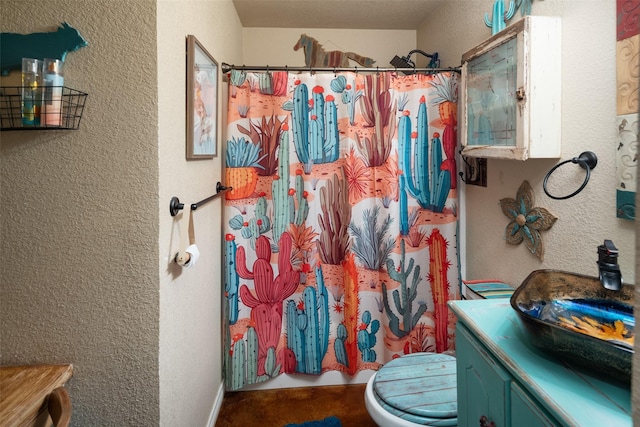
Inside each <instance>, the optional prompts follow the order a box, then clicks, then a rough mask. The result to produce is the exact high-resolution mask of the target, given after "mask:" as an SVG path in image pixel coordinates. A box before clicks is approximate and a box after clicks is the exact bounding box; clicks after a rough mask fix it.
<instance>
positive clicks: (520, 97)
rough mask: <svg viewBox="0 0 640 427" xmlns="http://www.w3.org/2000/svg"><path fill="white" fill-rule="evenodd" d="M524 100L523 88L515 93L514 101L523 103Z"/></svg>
mask: <svg viewBox="0 0 640 427" xmlns="http://www.w3.org/2000/svg"><path fill="white" fill-rule="evenodd" d="M525 98H526V93H525V91H524V88H523V87H521V88H519V89H518V90H517V91H516V99H517V100H518V101H524V99H525Z"/></svg>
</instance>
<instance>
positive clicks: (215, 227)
mask: <svg viewBox="0 0 640 427" xmlns="http://www.w3.org/2000/svg"><path fill="white" fill-rule="evenodd" d="M187 34H193V35H194V36H196V38H197V39H198V41H200V43H202V45H203V46H204V47H205V48H206V49H207V51H208V52H209V53H210V54H211V55H212V56H213V57H214V58H215V59H216V60H217V61H218V63H222V62H230V63H233V62H239V61H240V60H241V58H242V33H241V26H240V21H239V20H238V17H237V14H236V12H235V9H234V7H233V4H232V2H231V0H224V1H221V0H207V1H159V2H158V86H159V87H160V88H161V90H160V93H159V94H158V114H159V143H160V146H159V160H160V171H161V173H160V182H159V183H160V203H159V206H158V210H159V215H160V257H159V263H160V264H159V269H160V270H159V271H160V313H161V314H160V424H161V425H162V426H167V427H173V426H205V425H207V420H208V419H213V416H214V415H215V411H216V409H217V406H216V405H219V404H220V403H221V401H222V397H223V391H222V362H221V360H222V359H221V358H222V345H221V344H222V341H221V336H220V332H221V328H222V327H221V295H222V290H221V288H222V286H221V275H222V269H221V268H220V266H221V260H222V252H221V249H222V242H223V239H222V238H221V230H222V225H221V207H222V205H221V199H217V200H214V201H212V202H210V203H209V204H206V205H204V206H202V207H200V208H198V209H197V210H196V211H195V212H194V216H193V220H194V230H195V238H196V243H197V245H198V248H199V250H200V259H199V261H198V262H197V263H196V265H195V266H193V267H192V268H190V269H184V270H183V269H181V268H180V267H178V266H177V265H176V264H175V263H173V262H171V260H172V258H173V256H174V254H175V253H176V251H178V250H180V249H184V248H185V247H186V245H187V240H188V230H187V227H188V222H189V209H185V210H184V211H183V212H182V214H180V215H177V216H176V217H173V218H172V217H171V216H170V215H169V200H170V199H171V197H172V196H177V197H178V198H179V199H180V201H181V202H184V203H185V206H187V207H188V206H189V205H190V204H191V203H195V202H197V201H200V200H202V199H205V198H207V197H209V196H210V195H212V194H214V193H215V184H216V182H218V181H223V182H224V178H223V176H222V172H221V165H222V162H223V159H224V140H223V139H222V134H223V128H224V126H219V128H218V129H219V131H218V135H219V136H220V141H219V145H218V156H217V157H215V158H214V159H212V160H190V161H186V160H185V144H186V139H185V114H184V112H185V86H186V73H185V40H186V36H187ZM220 89H221V91H220V93H219V103H218V105H219V106H220V116H221V123H224V120H225V119H224V117H226V114H225V113H224V111H223V110H224V108H226V91H225V90H224V89H225V86H224V85H222V87H221V88H220Z"/></svg>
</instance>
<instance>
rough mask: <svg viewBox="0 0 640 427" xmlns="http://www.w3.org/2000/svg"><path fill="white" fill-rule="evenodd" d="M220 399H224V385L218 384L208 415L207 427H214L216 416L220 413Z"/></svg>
mask: <svg viewBox="0 0 640 427" xmlns="http://www.w3.org/2000/svg"><path fill="white" fill-rule="evenodd" d="M222 399H224V383H222V384H220V387H218V393H217V395H216V400H215V401H214V402H213V408H211V413H210V414H209V422H208V423H207V427H214V426H215V425H216V421H217V420H218V414H219V413H220V407H221V406H222Z"/></svg>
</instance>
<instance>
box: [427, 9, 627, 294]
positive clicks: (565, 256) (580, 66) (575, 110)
mask: <svg viewBox="0 0 640 427" xmlns="http://www.w3.org/2000/svg"><path fill="white" fill-rule="evenodd" d="M446 4H447V6H446V7H443V8H440V9H439V10H438V11H437V13H435V14H434V15H433V16H432V17H430V19H429V20H427V21H426V22H424V24H423V25H422V28H421V29H420V30H419V31H418V47H420V48H422V49H425V50H428V49H440V50H441V51H442V52H443V56H444V57H445V58H447V59H448V58H460V57H461V55H462V54H463V53H464V52H466V51H467V50H469V49H471V48H472V47H474V46H475V45H477V44H479V43H480V42H481V41H483V40H484V39H485V38H487V37H489V36H490V35H491V31H490V29H489V28H487V27H485V25H484V23H483V16H484V12H491V8H490V6H491V4H490V2H466V1H464V2H463V1H455V2H447V3H446ZM533 14H534V15H550V16H560V17H561V19H562V58H561V61H562V157H561V159H560V160H567V159H571V158H573V157H576V156H578V155H579V154H580V153H581V152H583V151H593V152H594V153H596V155H597V156H598V165H597V167H596V168H595V169H594V170H593V173H592V174H591V180H590V181H589V184H588V185H587V187H586V188H585V189H584V190H583V191H582V192H581V193H580V194H578V195H577V196H575V197H573V198H571V199H568V200H553V199H551V198H549V197H548V196H546V195H545V194H544V192H543V189H542V182H543V179H544V177H545V175H546V173H547V172H548V171H549V170H550V169H551V168H552V167H553V166H554V165H555V164H557V163H558V162H559V161H560V160H554V159H545V160H527V161H526V162H519V161H508V160H489V161H488V175H487V178H488V185H487V187H486V188H483V187H477V186H465V189H466V195H467V209H466V220H467V228H466V232H467V246H466V248H467V250H466V255H467V262H466V270H467V278H470V279H482V278H498V279H503V280H505V281H507V282H509V283H512V284H514V285H519V284H520V283H521V282H522V281H523V280H524V278H525V277H526V276H527V275H528V274H529V273H530V272H531V271H533V270H536V269H540V268H552V269H561V270H568V271H574V272H579V273H584V274H588V275H596V276H597V274H598V271H597V266H596V260H597V246H598V245H600V244H602V242H603V241H604V239H611V240H613V242H614V243H615V244H616V246H617V247H618V249H619V250H620V258H619V262H620V266H621V269H622V273H623V277H624V279H625V281H626V282H627V283H635V279H634V277H635V271H634V269H635V264H636V251H635V248H634V246H635V231H634V228H635V224H634V223H633V221H628V220H622V219H618V218H616V216H615V195H616V193H615V188H616V184H615V178H616V174H615V157H616V146H615V135H616V126H615V123H616V122H615V115H616V113H615V105H616V104H615V103H616V86H615V79H616V73H615V59H616V58H615V52H616V50H615V42H616V38H615V28H616V27H615V25H616V16H615V15H616V2H615V1H614V0H589V1H584V0H583V1H568V0H545V1H534V2H533ZM519 17H520V15H519V14H518V15H516V17H514V20H515V19H516V18H519ZM452 28H453V29H464V30H463V31H462V30H461V31H456V30H454V31H451V29H452ZM458 63H459V59H458ZM446 65H454V63H448V62H447V64H446ZM583 177H584V174H583V171H582V169H581V168H580V167H579V166H577V165H573V164H568V165H565V166H563V167H561V168H560V169H558V170H557V171H556V173H554V174H553V177H552V179H551V180H550V181H549V183H550V185H549V190H550V191H551V192H552V194H556V195H564V194H569V193H571V192H573V191H574V190H575V189H577V188H578V187H579V185H580V184H581V183H582V180H583ZM524 180H528V181H529V183H530V184H531V186H532V187H533V189H534V191H535V197H536V205H537V206H543V207H546V208H547V209H549V211H551V212H552V213H553V214H554V215H555V216H556V217H558V220H557V221H556V223H555V225H554V226H553V228H551V229H550V230H548V231H543V232H542V236H543V240H544V245H545V257H544V262H540V261H539V260H538V258H536V257H535V256H533V255H532V254H531V253H530V252H529V251H528V250H527V249H526V248H525V246H524V244H521V245H519V246H512V245H509V244H507V243H506V242H505V241H504V239H503V236H504V229H505V227H506V225H507V223H508V219H507V218H506V217H505V216H504V215H503V214H502V211H501V209H500V206H499V204H498V202H499V200H500V199H502V198H504V197H512V198H513V197H515V195H516V191H517V190H518V187H519V186H520V184H522V182H523V181H524ZM552 183H554V184H553V185H552ZM556 184H557V185H556Z"/></svg>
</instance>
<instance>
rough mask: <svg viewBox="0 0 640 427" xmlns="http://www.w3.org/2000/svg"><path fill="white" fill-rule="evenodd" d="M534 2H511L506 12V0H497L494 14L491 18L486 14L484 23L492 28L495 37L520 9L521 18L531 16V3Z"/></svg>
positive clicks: (525, 0) (522, 0)
mask: <svg viewBox="0 0 640 427" xmlns="http://www.w3.org/2000/svg"><path fill="white" fill-rule="evenodd" d="M532 1H533V0H516V1H514V0H509V8H508V9H507V10H506V11H505V2H504V0H495V2H494V3H493V14H492V16H491V18H489V14H488V13H485V14H484V23H485V25H486V26H487V27H489V28H491V35H494V34H496V33H498V32H500V31H502V30H504V29H505V28H506V26H507V21H508V20H510V19H511V18H513V15H515V13H516V11H517V10H518V9H520V15H521V16H528V15H531V2H532Z"/></svg>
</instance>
